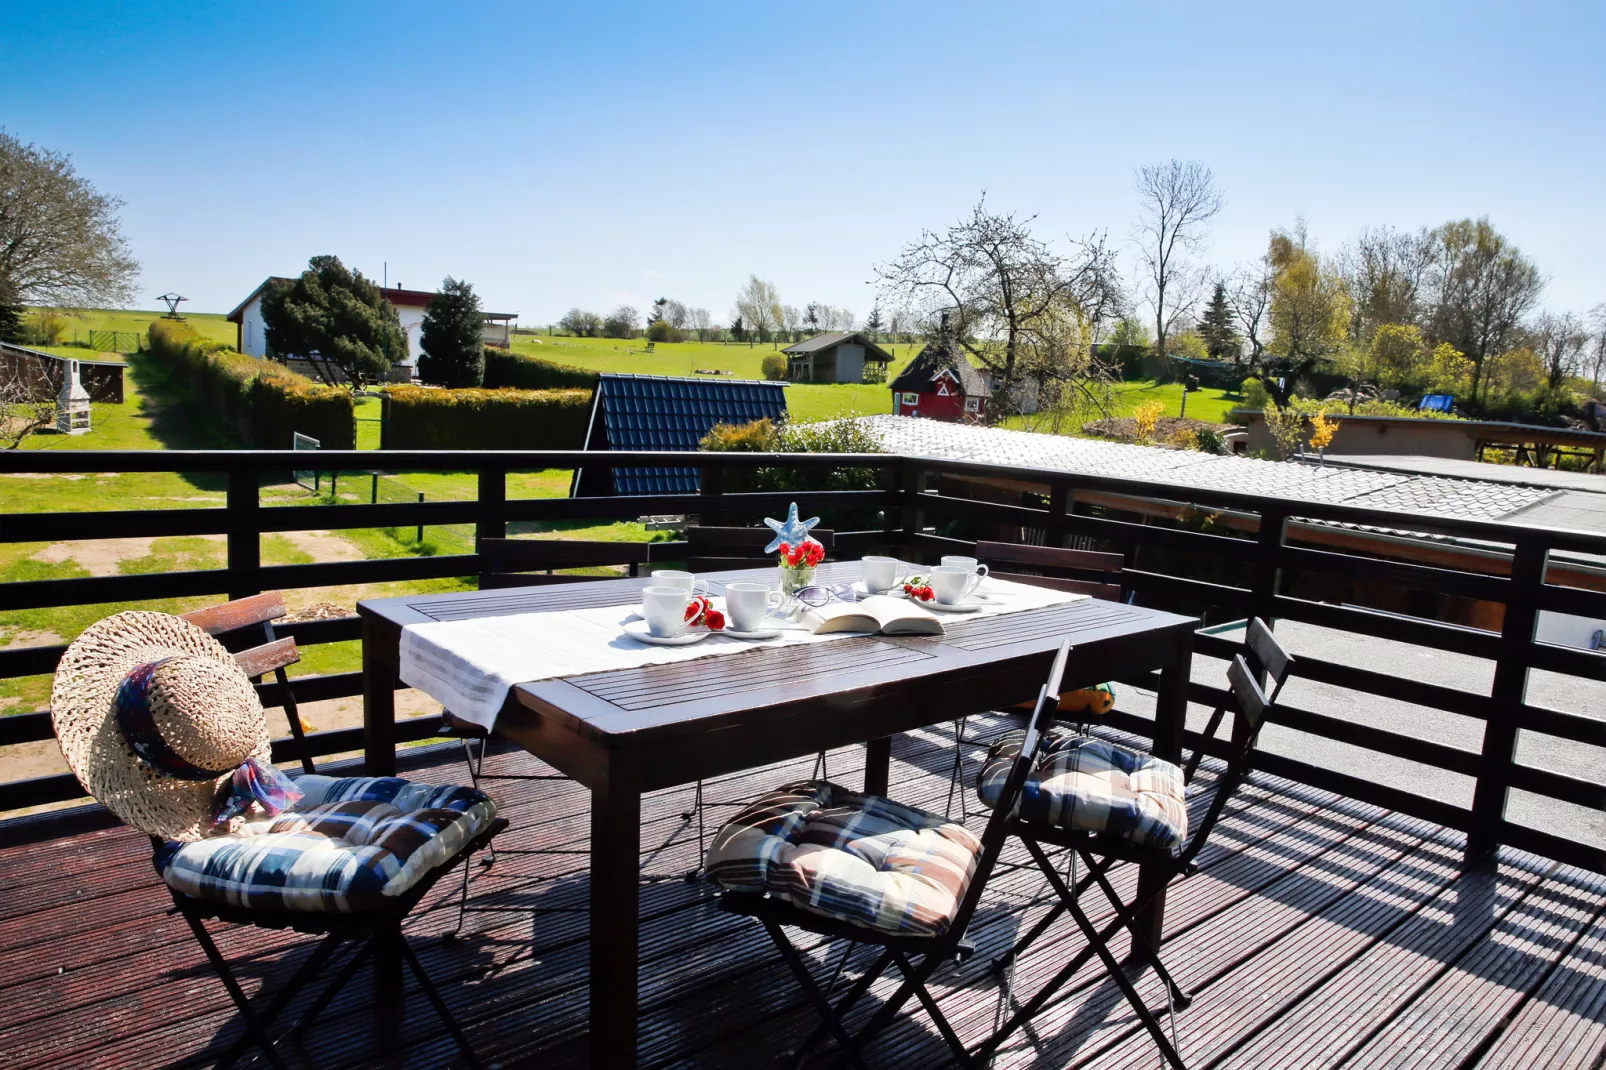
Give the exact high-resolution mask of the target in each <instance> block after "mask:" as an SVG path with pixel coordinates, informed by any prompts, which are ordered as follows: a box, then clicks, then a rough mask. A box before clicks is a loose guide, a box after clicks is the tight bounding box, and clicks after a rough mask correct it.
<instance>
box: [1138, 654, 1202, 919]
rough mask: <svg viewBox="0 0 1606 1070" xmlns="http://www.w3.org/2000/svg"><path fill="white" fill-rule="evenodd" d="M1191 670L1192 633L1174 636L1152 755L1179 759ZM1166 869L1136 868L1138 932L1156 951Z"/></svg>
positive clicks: (1164, 673) (1156, 713)
mask: <svg viewBox="0 0 1606 1070" xmlns="http://www.w3.org/2000/svg"><path fill="white" fill-rule="evenodd" d="M1192 671H1193V633H1192V632H1191V631H1190V632H1184V633H1182V635H1181V636H1180V637H1179V638H1178V639H1177V643H1176V648H1175V649H1174V651H1173V653H1172V658H1171V662H1170V664H1168V665H1166V667H1165V668H1164V669H1162V670H1161V671H1160V691H1159V694H1158V696H1157V697H1156V702H1155V706H1154V756H1155V757H1156V758H1163V759H1165V760H1166V761H1168V762H1178V763H1180V762H1181V760H1182V733H1183V731H1184V729H1186V727H1187V720H1188V683H1189V681H1190V678H1191V675H1192ZM1165 874H1166V870H1164V869H1155V868H1152V867H1149V866H1144V867H1142V868H1140V869H1139V870H1138V891H1137V902H1139V903H1147V904H1148V905H1147V906H1145V907H1144V908H1143V910H1142V911H1141V912H1140V913H1139V914H1138V916H1137V919H1136V922H1137V929H1138V932H1140V933H1142V934H1143V936H1144V938H1145V939H1146V940H1147V941H1148V943H1149V946H1150V947H1151V948H1154V949H1155V950H1159V947H1160V939H1161V937H1162V936H1163V935H1164V934H1165V886H1166V877H1165Z"/></svg>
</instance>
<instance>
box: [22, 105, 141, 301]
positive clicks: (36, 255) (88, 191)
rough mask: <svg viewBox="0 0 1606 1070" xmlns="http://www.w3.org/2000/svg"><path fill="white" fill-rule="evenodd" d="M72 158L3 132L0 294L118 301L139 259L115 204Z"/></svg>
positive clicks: (129, 294)
mask: <svg viewBox="0 0 1606 1070" xmlns="http://www.w3.org/2000/svg"><path fill="white" fill-rule="evenodd" d="M122 206H123V202H122V201H120V200H118V199H116V198H115V197H108V196H106V195H105V194H103V193H101V192H100V191H98V190H96V189H95V187H94V186H92V185H90V184H89V183H88V182H87V181H86V180H85V179H83V178H81V177H79V175H78V173H77V172H76V171H75V170H74V169H73V165H72V158H71V157H69V156H67V155H66V154H64V153H60V152H52V151H50V150H49V149H42V148H39V147H38V146H37V145H33V144H24V143H23V142H22V141H21V140H19V139H17V138H15V137H12V136H11V135H10V134H8V133H6V132H5V131H4V130H0V300H3V302H4V303H5V304H6V305H8V306H13V307H14V306H18V305H27V304H34V305H79V306H82V305H123V304H127V303H128V302H129V301H130V300H131V299H132V298H133V296H134V281H135V279H136V278H137V277H138V275H139V263H138V261H136V260H135V259H134V258H133V256H132V255H130V253H129V250H128V242H127V240H126V239H124V237H123V232H122V224H121V222H120V221H119V219H118V218H117V210H118V209H119V208H121V207H122Z"/></svg>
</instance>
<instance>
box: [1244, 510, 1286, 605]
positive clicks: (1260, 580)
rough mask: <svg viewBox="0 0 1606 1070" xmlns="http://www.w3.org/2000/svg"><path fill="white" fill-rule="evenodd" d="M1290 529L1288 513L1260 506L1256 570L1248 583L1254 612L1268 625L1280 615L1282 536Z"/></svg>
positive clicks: (1256, 540) (1256, 538)
mask: <svg viewBox="0 0 1606 1070" xmlns="http://www.w3.org/2000/svg"><path fill="white" fill-rule="evenodd" d="M1287 529H1288V514H1287V513H1285V512H1283V511H1281V510H1279V509H1263V510H1261V513H1260V532H1259V533H1258V534H1257V535H1256V536H1255V542H1256V543H1257V546H1256V553H1255V571H1254V575H1253V577H1252V578H1251V580H1250V583H1249V597H1250V602H1251V604H1252V605H1253V607H1254V615H1255V616H1258V617H1260V618H1261V619H1262V620H1264V621H1265V622H1266V626H1267V627H1268V628H1269V627H1271V626H1272V623H1273V622H1274V621H1275V620H1276V616H1277V614H1276V606H1277V585H1278V583H1279V582H1280V581H1281V579H1282V571H1283V570H1282V564H1283V536H1284V534H1285V533H1286V532H1287Z"/></svg>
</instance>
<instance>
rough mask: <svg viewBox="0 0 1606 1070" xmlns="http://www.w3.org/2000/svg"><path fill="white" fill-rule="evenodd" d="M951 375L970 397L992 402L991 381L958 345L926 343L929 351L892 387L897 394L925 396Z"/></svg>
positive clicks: (915, 361)
mask: <svg viewBox="0 0 1606 1070" xmlns="http://www.w3.org/2000/svg"><path fill="white" fill-rule="evenodd" d="M945 370H946V371H951V372H953V373H954V375H955V376H956V377H957V378H958V379H959V386H960V387H961V389H963V390H964V392H965V396H966V397H973V398H990V397H992V396H993V392H992V391H991V390H989V389H988V388H987V379H986V377H985V376H983V375H982V374H981V372H979V371H977V370H976V366H975V365H973V364H971V363H970V360H969V358H968V357H966V356H965V352H964V350H962V349H960V348H959V345H958V344H957V343H955V342H952V341H948V342H943V341H936V342H928V343H926V348H924V349H922V350H921V351H920V355H919V356H917V357H915V359H914V360H912V361H910V362H909V366H908V367H907V368H905V369H904V370H903V374H901V375H899V376H898V377H897V378H896V379H894V380H893V381H892V382H891V383H889V384H888V387H889V388H890V389H891V390H892V391H893V392H894V393H901V392H903V391H905V390H907V391H909V392H910V393H912V394H924V393H927V392H928V391H930V390H931V388H932V387H933V386H934V385H936V382H937V376H939V375H941V374H942V373H943V371H945Z"/></svg>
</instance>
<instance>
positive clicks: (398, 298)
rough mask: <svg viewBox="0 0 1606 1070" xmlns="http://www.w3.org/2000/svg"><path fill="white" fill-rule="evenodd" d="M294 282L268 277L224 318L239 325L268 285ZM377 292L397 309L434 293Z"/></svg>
mask: <svg viewBox="0 0 1606 1070" xmlns="http://www.w3.org/2000/svg"><path fill="white" fill-rule="evenodd" d="M295 281H296V280H295V279H291V278H286V277H285V276H283V275H269V276H268V277H267V278H265V279H263V280H262V282H261V283H260V284H259V285H258V286H257V288H256V289H254V290H252V291H251V292H250V294H248V295H247V296H246V299H245V300H244V301H241V302H240V303H239V304H237V305H235V306H234V310H233V311H232V312H230V313H229V314H228V315H227V316H226V317H224V318H225V319H227V320H229V321H230V322H231V323H239V322H240V319H241V317H242V316H244V315H245V307H246V306H247V305H249V304H250V303H251V302H252V301H255V300H256V299H257V297H258V296H260V295H261V293H262V291H263V290H266V289H267V288H268V285H269V284H270V283H275V282H282V283H284V284H285V285H286V286H288V285H290V284H291V283H292V282H295ZM379 292H380V293H381V294H382V295H384V298H385V300H387V301H389V302H390V303H391V304H393V305H395V306H396V307H397V308H423V307H424V306H425V305H427V304H429V300H430V298H432V297H434V296H435V291H433V290H403V289H402V288H400V287H399V286H390V287H385V286H381V287H380V288H379ZM484 316H485V318H486V319H488V320H511V319H518V316H519V314H518V313H517V312H486V313H484Z"/></svg>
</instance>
